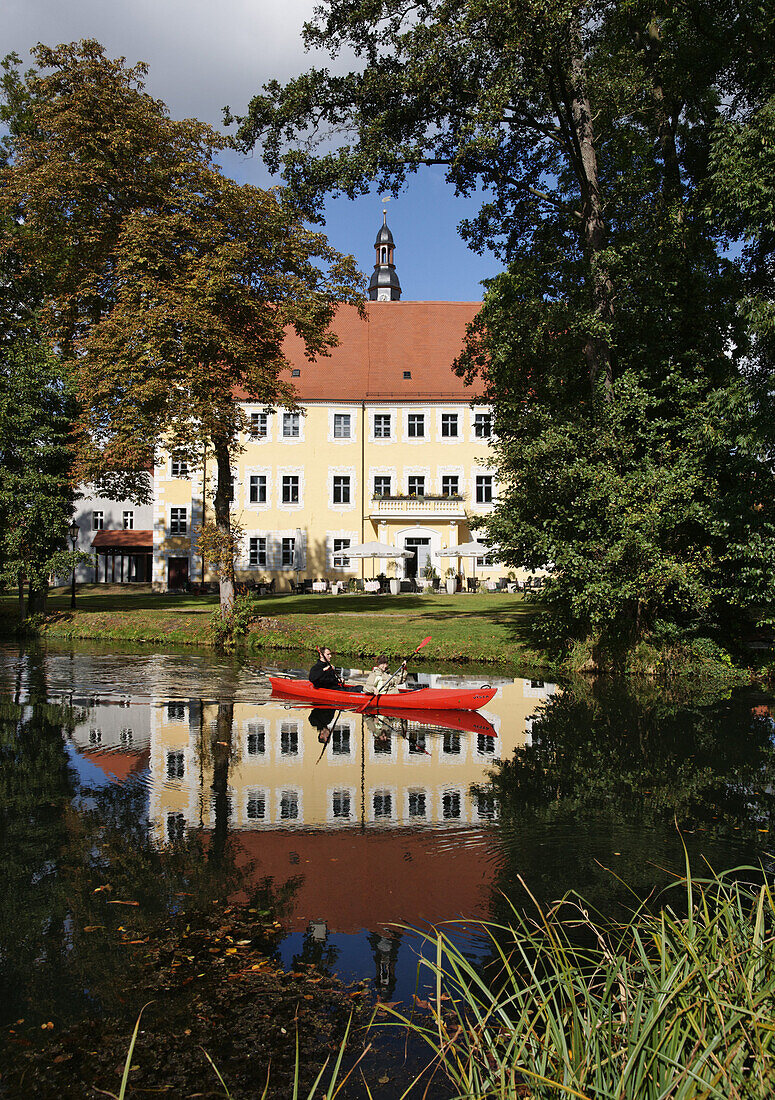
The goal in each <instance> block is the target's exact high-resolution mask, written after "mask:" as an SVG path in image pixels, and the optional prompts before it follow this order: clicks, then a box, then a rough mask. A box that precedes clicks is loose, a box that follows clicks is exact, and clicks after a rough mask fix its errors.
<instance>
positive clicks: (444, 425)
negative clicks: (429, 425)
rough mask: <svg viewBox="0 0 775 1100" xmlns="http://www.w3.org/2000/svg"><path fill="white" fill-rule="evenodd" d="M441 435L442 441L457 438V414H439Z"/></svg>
mask: <svg viewBox="0 0 775 1100" xmlns="http://www.w3.org/2000/svg"><path fill="white" fill-rule="evenodd" d="M441 435H442V438H443V439H454V438H455V437H456V436H457V413H442V414H441Z"/></svg>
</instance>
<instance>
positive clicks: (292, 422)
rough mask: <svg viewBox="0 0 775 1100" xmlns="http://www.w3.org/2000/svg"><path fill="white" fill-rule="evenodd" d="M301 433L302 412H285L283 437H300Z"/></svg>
mask: <svg viewBox="0 0 775 1100" xmlns="http://www.w3.org/2000/svg"><path fill="white" fill-rule="evenodd" d="M300 435H301V413H283V439H298V438H299V437H300Z"/></svg>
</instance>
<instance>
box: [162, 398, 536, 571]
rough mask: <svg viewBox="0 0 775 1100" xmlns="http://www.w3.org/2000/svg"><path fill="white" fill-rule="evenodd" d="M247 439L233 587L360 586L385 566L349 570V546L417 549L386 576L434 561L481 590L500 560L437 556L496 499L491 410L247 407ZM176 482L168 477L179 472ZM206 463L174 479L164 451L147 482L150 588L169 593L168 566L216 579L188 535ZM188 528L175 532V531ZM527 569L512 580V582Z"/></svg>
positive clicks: (208, 488)
mask: <svg viewBox="0 0 775 1100" xmlns="http://www.w3.org/2000/svg"><path fill="white" fill-rule="evenodd" d="M244 408H245V412H246V414H247V415H248V417H249V418H250V417H253V425H254V429H255V430H254V431H253V432H252V433H250V434H247V435H246V436H245V437H244V438H243V439H242V440H241V449H240V452H239V453H238V454H237V455H236V456H234V459H233V470H234V474H235V477H234V503H233V514H234V515H235V516H236V517H237V519H238V521H239V523H240V525H241V526H242V528H243V529H244V533H245V534H244V542H243V546H242V552H241V556H240V558H239V560H238V562H237V571H238V577H239V579H240V580H255V581H270V580H272V579H274V580H275V582H276V589H277V590H278V591H282V590H283V589H284V588H287V587H288V582H289V581H291V580H298V579H299V578H303V577H308V578H313V579H327V580H329V581H335V580H341V581H344V582H347V581H348V580H349V579H350V578H351V577H363V578H366V579H368V578H370V577H372V576H374V575H376V574H379V573H380V572H387V573H388V575H390V573H391V572H392V570H393V566H391V565H390V564H389V563H388V562H387V561H385V560H382V559H374V560H366V561H365V562H364V561H359V560H355V559H353V560H352V561H349V560H348V559H347V557H346V546H347V545H351V546H355V545H357V544H359V543H363V542H370V541H373V540H378V541H380V542H383V543H388V544H390V545H392V546H396V547H399V548H406V547H408V548H410V549H414V551H415V554H416V557H415V559H414V560H413V561H411V562H409V563H408V564H407V563H405V562H402V561H399V562H397V563H396V566H395V570H396V572H395V575H396V576H398V577H404V576H407V575H415V574H416V575H417V576H418V578H422V575H423V568H424V565H425V563H426V561H427V560H428V558H430V562H431V564H432V565H433V566H434V567H435V569H436V571H437V573H438V575H439V577H440V578H442V583H443V578H444V574H445V572H446V570H447V569H448V568H449V567H452V568H455V569H459V570H460V572H461V573H463V574H465V575H467V576H470V575H472V574H473V573H474V572H475V573H476V575H477V576H478V577H480V578H481V579H482V580H483V581H485V580H487V579H494V578H497V577H501V576H503V575H505V570H504V567H503V566H502V565H489V564H487V563H486V562H485V561H483V560H481V559H480V560H479V561H478V562H476V563H474V561H473V560H472V559H471V558H460V559H458V558H456V557H455V558H448V557H439V556H438V552H439V551H441V550H445V549H447V548H450V547H455V546H457V545H459V544H460V543H464V542H468V541H469V540H471V539H473V538H474V537H475V533H474V532H472V531H471V529H470V522H471V520H472V519H473V518H474V517H477V516H481V515H485V514H487V513H488V512H489V511H490V510H491V508H492V500H493V499H494V498H495V497H496V496H497V491H498V486H497V479H496V473H495V471H494V469H492V468H491V467H490V466H489V464H488V462H489V457H490V455H489V442H490V439H489V409H488V408H487V407H486V406H473V407H472V406H471V405H468V404H465V403H463V402H459V401H458V402H444V403H427V402H426V403H420V402H402V403H393V404H386V403H376V402H370V403H365V402H353V403H352V404H345V403H337V404H334V403H331V402H309V403H307V404H305V405H304V406H302V407H301V410H300V412H298V413H297V412H290V411H288V410H284V409H277V410H276V411H274V412H266V411H265V410H264V409H263V408H262V407H261V406H260V405H250V404H246V405H245V406H244ZM175 475H177V476H175ZM214 491H215V469H214V464H213V462H210V463H208V464H206V465H205V467H204V468H203V465H199V466H198V467H197V468H194V467H187V468H185V469H184V470H181V466H180V464H179V463H176V461H175V459H174V456H173V455H171V454H169V453H164V454H163V455H162V457H161V460H160V462H159V464H158V465H157V466H156V469H155V476H154V584H155V586H156V587H157V588H159V589H162V588H166V587H167V586H168V584H169V583H170V581H171V580H172V579H173V578H172V569H174V568H176V566H174V565H173V566H172V567H171V565H170V559H177V561H178V562H180V560H181V559H183V560H184V561H185V562H186V563H187V564H186V569H187V575H188V579H189V580H192V581H200V580H215V577H214V576H213V575H212V573H211V571H210V570H209V569H208V567H207V563H205V568H204V571H203V569H202V560H201V555H200V554H199V550H198V546H197V542H196V538H195V536H194V535H193V532H194V531H195V529H196V527H197V526H198V525H199V524H200V523H201V521H202V514H203V500H206V501H207V514H208V515H210V514H211V508H212V497H213V494H214ZM183 527H184V528H185V530H184V531H183V533H180V532H181V529H182V528H183ZM524 575H525V574H524V573H522V574H518V577H519V579H523V578H524Z"/></svg>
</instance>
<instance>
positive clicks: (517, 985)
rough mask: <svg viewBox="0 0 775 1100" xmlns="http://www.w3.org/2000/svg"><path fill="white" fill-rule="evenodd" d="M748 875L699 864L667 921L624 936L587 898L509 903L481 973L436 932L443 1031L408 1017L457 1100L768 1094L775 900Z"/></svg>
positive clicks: (435, 1013)
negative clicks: (711, 870) (698, 875)
mask: <svg viewBox="0 0 775 1100" xmlns="http://www.w3.org/2000/svg"><path fill="white" fill-rule="evenodd" d="M751 870H752V869H751ZM751 877H753V871H752V873H751V875H749V876H748V879H749V881H748V882H746V881H743V880H742V878H741V871H740V870H737V871H732V872H728V873H725V874H723V875H711V876H710V877H709V878H707V879H705V880H701V881H700V880H694V879H693V878H692V876H691V873H690V871H689V869H688V866H687V871H686V875H685V877H683V878H681V879H680V880H679V881H678V883H677V884H675V886H673V887H671V890H673V891H676V890H677V891H678V893H677V894H675V893H674V894H673V896H672V897H670V896H668V897H667V898H664V899H661V900H662V905H661V907H660V908H659V910H658V911H657V910H656V908H655V907H654V906H653V904H652V906H651V907H650V908H647V907H646V906H641V907H640V908H638V910H637V911H636V912H635V913H634V914H633V916H632V918H631V919H630V920H629V921H627V922H626V923H624V924H617V925H613V926H612V925H607V924H605V923H604V922H602V921H601V920H599V919H596V918H595V917H593V915H592V914H590V912H589V911H588V909H587V908H586V906H585V904H584V902H583V901H581V900H580V899H572V898H566V899H563V901H562V902H561V903H559V904H558V905H556V906H554V907H553V908H551V909H549V910H547V911H542V910H541V909H540V907H539V906H538V905H537V903H536V915H535V916H533V917H526V916H524V915H522V914H520V913H519V912H518V911H517V910H516V909H513V908H512V912H511V913H510V915H509V920H508V923H507V924H494V923H488V924H484V925H483V926H482V927H483V930H484V933H485V935H486V936H487V939H488V940H489V946H490V949H491V961H492V965H491V966H489V967H485V968H484V970H483V969H482V968H481V966H479V965H477V964H475V963H473V962H472V961H471V960H470V959H469V958H467V957H466V955H465V954H464V953H463V951H462V950H461V949H460V948H458V947H457V946H456V945H455V943H454V942H452V940H451V939H450V938H449V937H448V936H447V935H446V934H445V933H443V932H440V931H436V932H435V933H432V934H429V935H428V940H429V943H430V946H431V947H432V951H431V952H430V954H429V955H428V956H427V957H425V958H423V959H422V960H421V963H420V966H421V968H426V970H429V971H430V974H431V976H432V979H433V984H434V988H435V996H434V998H433V1000H432V1006H431V1016H432V1019H431V1022H430V1023H428V1022H427V1021H426V1022H422V1021H418V1020H417V1019H406V1018H401V1020H400V1022H401V1023H402V1024H404V1025H407V1024H408V1026H409V1027H411V1028H412V1030H413V1031H414V1032H415V1033H416V1034H418V1035H420V1036H422V1038H423V1039H424V1040H425V1041H426V1042H427V1043H428V1044H429V1046H430V1047H431V1050H432V1052H433V1057H434V1063H435V1067H436V1070H437V1071H438V1070H439V1069H441V1070H443V1071H444V1073H446V1075H447V1077H448V1079H449V1082H450V1088H451V1090H454V1091H450V1094H449V1096H450V1100H453V1097H454V1098H455V1100H458V1098H466V1100H485V1098H487V1100H491V1098H493V1100H495V1098H497V1100H514V1098H516V1097H535V1098H544V1097H545V1098H549V1097H551V1098H552V1100H557V1098H559V1097H577V1098H579V1100H604V1098H605V1100H609V1098H610V1100H614V1098H616V1100H629V1098H637V1100H652V1098H653V1100H667V1098H675V1100H685V1098H689V1097H691V1098H692V1100H695V1098H698V1097H708V1098H711V1097H713V1098H716V1097H718V1098H722V1097H723V1098H724V1100H729V1098H738V1097H740V1098H742V1097H745V1098H760V1097H761V1098H764V1097H771V1096H772V1095H774V1094H775V1062H774V1060H773V1042H774V1041H775V1038H774V1037H775V940H774V938H773V930H774V928H775V902H774V901H773V894H772V892H771V889H770V887H769V885H768V884H767V883H766V882H765V883H764V884H760V885H758V886H757V885H753V884H751V882H750V879H751ZM758 877H759V881H760V883H761V878H762V876H761V874H759V876H758ZM673 903H675V904H673ZM493 972H494V973H495V976H493ZM421 976H422V975H421ZM424 976H426V977H427V974H426V975H424Z"/></svg>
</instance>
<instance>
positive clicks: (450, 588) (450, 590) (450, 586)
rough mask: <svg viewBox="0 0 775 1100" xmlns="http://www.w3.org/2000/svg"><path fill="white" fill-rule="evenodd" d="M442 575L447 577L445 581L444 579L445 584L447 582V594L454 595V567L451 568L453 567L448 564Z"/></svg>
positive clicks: (455, 589) (455, 585) (455, 577)
mask: <svg viewBox="0 0 775 1100" xmlns="http://www.w3.org/2000/svg"><path fill="white" fill-rule="evenodd" d="M444 576H445V577H446V578H447V581H446V584H447V595H449V596H454V595H455V593H456V592H457V572H456V570H455V569H454V568H453V567H452V566H451V565H450V567H449V569H448V570H447V572H446V573H445V574H444Z"/></svg>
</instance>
